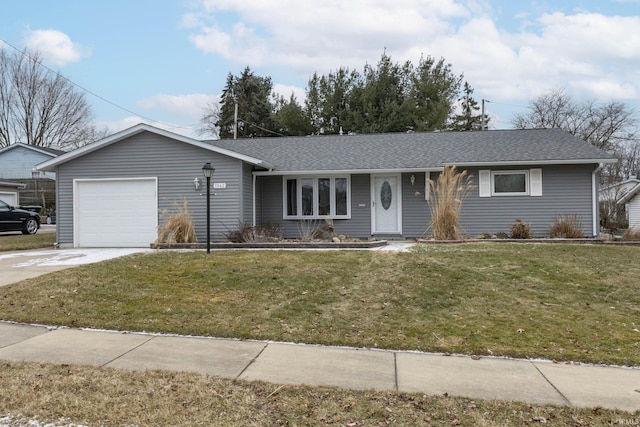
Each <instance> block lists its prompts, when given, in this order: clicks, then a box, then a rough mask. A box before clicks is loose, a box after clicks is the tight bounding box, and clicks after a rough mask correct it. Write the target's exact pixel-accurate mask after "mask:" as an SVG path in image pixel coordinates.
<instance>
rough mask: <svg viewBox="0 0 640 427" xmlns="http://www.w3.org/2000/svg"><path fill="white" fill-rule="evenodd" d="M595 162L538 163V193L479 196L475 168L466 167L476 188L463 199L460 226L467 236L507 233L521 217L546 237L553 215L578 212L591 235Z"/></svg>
mask: <svg viewBox="0 0 640 427" xmlns="http://www.w3.org/2000/svg"><path fill="white" fill-rule="evenodd" d="M535 167H540V166H527V167H511V168H505V167H486V168H485V167H483V168H481V169H489V170H526V169H531V168H535ZM594 169H595V165H552V166H542V196H540V197H532V196H498V197H496V196H493V197H482V198H481V197H479V193H478V171H479V169H469V171H468V172H469V174H470V175H471V176H472V179H473V183H474V184H475V186H476V188H475V189H474V190H473V191H472V192H471V193H470V194H469V195H468V196H467V197H466V198H465V199H464V202H463V205H462V215H461V221H460V225H461V227H462V229H463V230H464V232H465V233H466V234H467V235H468V236H470V237H476V236H478V235H480V234H481V233H491V234H495V233H498V232H505V233H509V228H510V226H511V224H513V223H514V222H515V220H516V219H518V218H519V219H521V220H522V221H525V222H527V223H530V224H531V227H532V231H533V234H534V236H535V237H546V236H548V235H549V228H550V226H551V225H552V223H553V222H554V220H555V218H556V217H558V216H560V215H573V214H575V215H578V217H579V218H580V219H581V223H582V228H583V232H584V234H585V236H592V235H593V204H592V196H593V193H592V172H593V171H594Z"/></svg>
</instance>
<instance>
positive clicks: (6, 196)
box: [0, 191, 18, 206]
mask: <svg viewBox="0 0 640 427" xmlns="http://www.w3.org/2000/svg"><path fill="white" fill-rule="evenodd" d="M0 200H2V201H3V202H5V203H7V204H9V205H11V206H17V205H18V193H16V192H10V191H0Z"/></svg>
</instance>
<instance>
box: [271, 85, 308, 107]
mask: <svg viewBox="0 0 640 427" xmlns="http://www.w3.org/2000/svg"><path fill="white" fill-rule="evenodd" d="M273 92H275V93H277V94H278V95H281V96H282V97H284V99H286V100H287V101H288V100H289V98H291V94H292V93H293V96H295V97H296V101H298V104H304V100H305V98H306V97H307V94H306V93H305V88H303V87H298V86H291V85H283V84H279V83H276V84H274V85H273Z"/></svg>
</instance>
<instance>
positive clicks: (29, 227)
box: [22, 218, 38, 234]
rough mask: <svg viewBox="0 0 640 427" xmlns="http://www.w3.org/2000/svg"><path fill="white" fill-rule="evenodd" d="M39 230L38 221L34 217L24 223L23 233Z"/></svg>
mask: <svg viewBox="0 0 640 427" xmlns="http://www.w3.org/2000/svg"><path fill="white" fill-rule="evenodd" d="M37 232H38V221H36V220H35V219H33V218H29V219H28V220H27V222H25V223H24V230H22V234H36V233H37Z"/></svg>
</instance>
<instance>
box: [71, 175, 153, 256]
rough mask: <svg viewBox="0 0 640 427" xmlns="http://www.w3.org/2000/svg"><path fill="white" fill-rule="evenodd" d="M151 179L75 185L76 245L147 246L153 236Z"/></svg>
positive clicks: (92, 181) (78, 183)
mask: <svg viewBox="0 0 640 427" xmlns="http://www.w3.org/2000/svg"><path fill="white" fill-rule="evenodd" d="M156 188H157V183H156V180H155V179H139V180H95V181H94V180H89V181H78V182H77V183H76V189H77V195H76V196H77V197H76V202H77V203H76V205H77V210H76V215H75V220H76V233H77V238H76V246H80V247H147V246H149V244H150V243H152V242H153V241H154V240H155V239H156V236H157V225H158V207H157V206H158V201H157V190H156Z"/></svg>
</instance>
